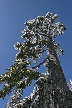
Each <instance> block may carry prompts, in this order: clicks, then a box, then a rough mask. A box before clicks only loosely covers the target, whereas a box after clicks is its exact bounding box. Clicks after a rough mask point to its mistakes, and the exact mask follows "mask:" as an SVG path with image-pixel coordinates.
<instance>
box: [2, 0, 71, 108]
mask: <svg viewBox="0 0 72 108" xmlns="http://www.w3.org/2000/svg"><path fill="white" fill-rule="evenodd" d="M71 10H72V0H0V75H1V74H2V73H4V72H6V68H9V67H10V66H11V65H12V64H13V60H14V58H15V54H16V53H17V51H16V50H15V49H14V44H16V42H23V39H22V38H21V35H22V34H21V30H22V29H24V28H25V27H24V22H26V21H28V20H30V19H34V18H35V17H37V16H44V15H45V14H46V13H47V12H51V13H53V14H58V15H59V19H58V21H60V22H62V23H63V24H64V25H65V26H66V28H67V29H66V31H65V34H64V35H61V36H58V37H57V38H56V39H55V40H56V41H57V42H58V43H59V44H60V47H61V48H62V49H64V51H65V53H64V56H60V57H59V60H60V63H61V66H62V68H63V71H64V75H65V77H66V81H67V82H69V80H70V79H72V74H71V72H72V48H71V47H72V36H71V34H72V33H71V32H72V13H71ZM41 71H43V69H42V70H41ZM32 90H33V84H32V85H31V87H28V88H27V89H26V90H25V92H24V96H26V95H30V93H31V92H32ZM7 102H8V96H6V98H5V99H4V100H2V99H0V106H1V108H4V107H5V105H6V103H7Z"/></svg>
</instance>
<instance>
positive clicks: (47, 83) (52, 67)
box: [0, 12, 72, 108]
mask: <svg viewBox="0 0 72 108" xmlns="http://www.w3.org/2000/svg"><path fill="white" fill-rule="evenodd" d="M57 18H58V15H57V14H55V15H53V16H52V13H50V12H48V13H47V14H46V15H45V16H38V17H37V18H35V19H33V20H29V21H28V22H25V23H24V25H25V26H26V27H27V29H24V30H22V31H21V32H22V34H23V35H22V36H21V37H22V38H23V39H24V43H21V42H17V44H15V45H14V47H15V48H16V49H17V50H18V51H19V52H18V53H17V54H16V57H15V60H14V64H13V65H12V66H11V67H10V68H9V69H7V70H8V72H6V73H5V74H2V75H1V76H0V83H3V82H4V85H3V90H0V97H1V98H4V97H5V96H6V94H8V93H10V92H11V89H12V88H13V87H15V88H16V89H25V88H26V87H27V86H29V85H30V84H31V82H32V80H33V79H34V80H36V85H35V88H34V92H33V93H31V95H30V96H28V97H26V98H25V99H22V100H21V102H19V103H16V105H14V108H71V107H72V102H71V99H72V92H71V90H69V87H68V85H67V82H66V79H65V76H64V73H63V69H62V67H61V66H60V62H59V60H58V56H59V55H63V52H64V50H62V49H61V48H60V46H59V44H57V42H56V41H55V40H53V38H56V37H57V36H58V35H61V34H63V33H64V30H66V28H65V26H64V25H63V24H62V23H60V22H58V23H56V22H55V20H56V19H57ZM44 52H46V57H45V58H44V60H43V61H42V62H40V63H38V60H39V58H41V57H43V53H44ZM32 63H34V64H36V63H37V64H36V66H32ZM41 65H44V66H45V67H46V73H43V74H41V73H40V72H38V68H40V66H41ZM29 66H30V67H29Z"/></svg>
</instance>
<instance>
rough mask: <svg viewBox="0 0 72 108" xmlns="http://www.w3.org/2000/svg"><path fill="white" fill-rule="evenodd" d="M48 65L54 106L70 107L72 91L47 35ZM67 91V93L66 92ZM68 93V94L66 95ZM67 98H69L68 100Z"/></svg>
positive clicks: (58, 107)
mask: <svg viewBox="0 0 72 108" xmlns="http://www.w3.org/2000/svg"><path fill="white" fill-rule="evenodd" d="M48 48H49V65H48V70H49V72H51V77H52V85H53V90H54V102H55V108H72V102H71V100H70V99H69V97H71V99H72V95H71V94H72V92H71V91H70V90H69V87H68V85H67V83H66V79H65V77H64V73H63V70H62V67H61V66H60V62H59V60H58V57H57V54H56V51H55V49H54V45H53V43H52V38H51V37H49V43H48ZM68 93H69V94H68ZM68 95H69V96H68ZM68 99H69V100H68Z"/></svg>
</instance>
